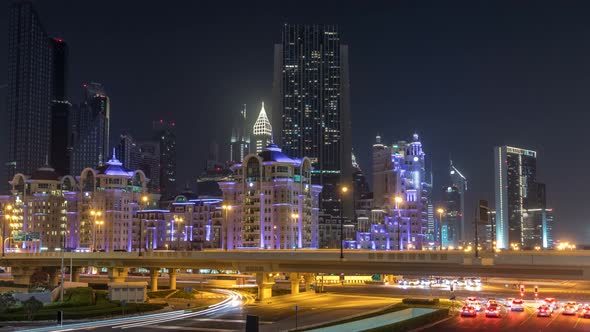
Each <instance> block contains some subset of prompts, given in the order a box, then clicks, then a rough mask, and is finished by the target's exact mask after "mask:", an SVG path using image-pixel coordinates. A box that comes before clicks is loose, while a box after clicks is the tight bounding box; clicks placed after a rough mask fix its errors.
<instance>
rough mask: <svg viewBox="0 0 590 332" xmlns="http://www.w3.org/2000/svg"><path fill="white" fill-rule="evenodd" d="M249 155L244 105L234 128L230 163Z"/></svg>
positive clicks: (248, 138)
mask: <svg viewBox="0 0 590 332" xmlns="http://www.w3.org/2000/svg"><path fill="white" fill-rule="evenodd" d="M263 105H264V104H263ZM248 153H250V135H249V134H248V132H247V124H246V104H244V105H242V109H241V110H240V115H239V116H238V117H236V119H235V122H234V126H233V128H232V133H231V139H230V143H229V155H230V159H229V160H230V163H232V164H233V163H238V162H240V161H241V160H242V159H244V157H245V156H246V155H247V154H248ZM215 160H216V161H217V159H215Z"/></svg>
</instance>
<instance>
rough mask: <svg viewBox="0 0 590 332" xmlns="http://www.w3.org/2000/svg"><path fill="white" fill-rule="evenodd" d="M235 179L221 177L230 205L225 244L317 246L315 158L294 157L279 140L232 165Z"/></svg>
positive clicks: (226, 198) (225, 223)
mask: <svg viewBox="0 0 590 332" xmlns="http://www.w3.org/2000/svg"><path fill="white" fill-rule="evenodd" d="M232 169H233V170H234V177H235V178H234V179H233V180H230V181H222V182H219V186H220V188H221V190H222V192H223V203H224V205H226V209H224V210H223V211H222V212H223V213H224V216H223V217H224V221H225V222H224V224H223V228H222V230H221V238H222V247H223V248H225V249H233V248H240V247H246V248H266V249H295V248H317V247H318V196H319V193H320V190H321V188H320V187H319V186H317V185H312V183H311V170H312V167H311V161H310V160H309V159H308V158H305V157H304V158H303V159H292V158H290V157H288V156H287V155H285V154H284V153H283V152H282V151H281V149H280V148H279V147H278V146H276V145H275V144H270V145H269V146H268V147H266V148H265V149H264V150H263V151H262V152H260V153H258V154H256V153H251V154H249V155H247V156H246V158H244V160H243V161H242V163H239V164H235V165H233V166H232Z"/></svg>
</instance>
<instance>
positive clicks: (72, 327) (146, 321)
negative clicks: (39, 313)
mask: <svg viewBox="0 0 590 332" xmlns="http://www.w3.org/2000/svg"><path fill="white" fill-rule="evenodd" d="M214 291H215V292H217V293H221V294H225V295H226V296H227V297H226V298H225V299H224V300H223V301H221V302H219V303H216V304H213V305H210V306H208V307H207V308H205V309H203V310H199V311H194V312H193V311H187V310H176V311H171V312H165V313H159V314H148V315H141V316H133V317H125V318H116V319H109V320H101V321H92V322H85V323H75V324H67V325H63V326H48V327H42V328H36V329H29V330H25V331H28V332H50V331H51V332H53V331H55V332H65V331H78V330H87V329H96V328H101V327H112V328H120V329H128V328H135V327H141V326H148V325H153V324H158V323H163V322H170V321H175V320H182V319H185V318H190V317H198V316H204V315H208V314H213V313H222V312H224V311H227V310H230V309H232V308H233V307H235V306H238V305H241V304H242V301H243V299H244V297H243V295H242V294H240V293H238V292H234V291H229V290H225V289H215V290H214Z"/></svg>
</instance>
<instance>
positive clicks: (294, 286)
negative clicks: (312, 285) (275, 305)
mask: <svg viewBox="0 0 590 332" xmlns="http://www.w3.org/2000/svg"><path fill="white" fill-rule="evenodd" d="M289 280H291V295H297V294H299V273H295V272H291V274H289Z"/></svg>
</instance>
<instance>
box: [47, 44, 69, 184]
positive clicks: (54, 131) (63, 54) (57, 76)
mask: <svg viewBox="0 0 590 332" xmlns="http://www.w3.org/2000/svg"><path fill="white" fill-rule="evenodd" d="M50 41H51V49H52V55H53V56H52V70H53V72H52V85H51V87H52V93H51V153H50V155H51V160H50V164H51V166H53V168H54V169H55V171H56V172H57V174H60V175H65V174H69V173H70V153H69V152H68V147H69V142H68V137H69V135H68V130H69V125H68V121H69V120H68V117H69V113H70V108H71V106H72V105H71V104H70V102H69V101H68V100H67V94H66V84H67V78H68V46H67V44H66V43H65V42H64V41H63V40H62V39H60V38H52V39H51V40H50Z"/></svg>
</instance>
